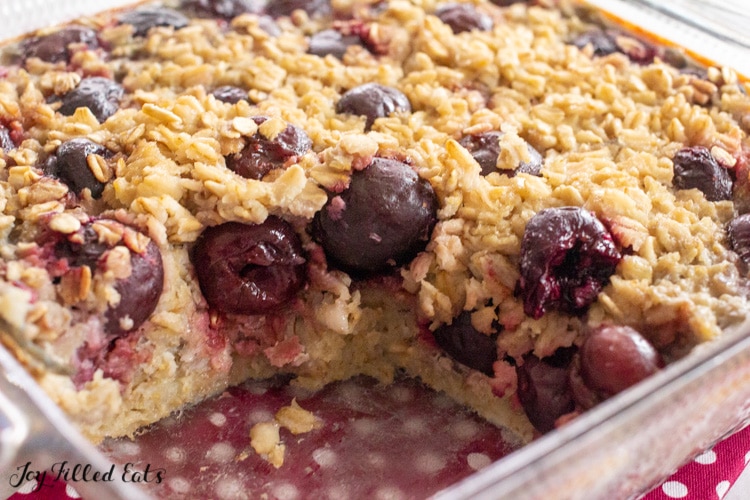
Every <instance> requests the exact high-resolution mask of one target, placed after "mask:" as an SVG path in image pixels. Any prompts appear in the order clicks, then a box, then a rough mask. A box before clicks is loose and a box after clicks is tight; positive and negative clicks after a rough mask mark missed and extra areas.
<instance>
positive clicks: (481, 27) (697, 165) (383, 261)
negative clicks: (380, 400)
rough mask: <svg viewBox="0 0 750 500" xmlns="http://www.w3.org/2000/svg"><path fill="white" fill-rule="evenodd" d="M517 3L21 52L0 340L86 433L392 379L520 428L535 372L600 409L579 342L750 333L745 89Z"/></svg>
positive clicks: (8, 83) (99, 23)
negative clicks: (194, 405)
mask: <svg viewBox="0 0 750 500" xmlns="http://www.w3.org/2000/svg"><path fill="white" fill-rule="evenodd" d="M501 3H503V2H496V3H492V2H487V1H479V0H478V1H473V2H459V3H448V2H435V1H430V0H424V1H419V0H413V1H406V0H395V1H389V2H369V1H355V0H350V1H347V0H337V1H332V2H326V1H316V2H308V3H305V4H303V3H302V2H271V3H269V4H268V5H263V4H264V2H257V5H256V3H253V2H239V1H237V2H228V5H232V6H234V7H233V8H234V9H235V10H233V11H231V12H229V13H227V12H217V11H211V8H210V7H206V5H210V4H211V3H210V2H200V1H185V2H183V4H182V5H175V4H170V5H171V9H170V10H166V8H164V7H162V8H158V9H156V10H153V9H152V10H149V11H143V12H141V14H140V17H139V16H138V15H132V14H130V16H131V17H127V14H125V13H123V12H115V13H105V14H102V15H100V16H96V17H92V18H88V19H84V20H81V21H80V22H79V23H76V28H75V30H78V31H76V32H75V33H74V34H72V35H69V37H68V38H64V37H60V35H59V33H60V32H61V31H60V30H61V29H62V30H71V28H70V27H65V28H60V27H56V28H51V29H50V30H47V31H43V32H40V33H37V34H36V37H35V38H28V39H26V40H24V41H21V42H20V43H19V44H16V45H14V46H12V47H8V48H7V49H6V54H5V65H4V66H3V67H2V78H0V145H1V146H2V149H3V154H2V158H0V210H1V212H2V213H1V214H0V242H1V243H0V319H1V321H0V327H1V328H0V330H2V333H3V335H2V338H3V342H4V344H6V345H8V346H10V347H11V348H12V349H13V350H14V352H16V353H17V354H18V356H19V357H21V358H23V360H24V362H25V363H27V365H28V366H29V367H30V368H31V369H33V370H34V371H35V373H36V374H37V375H38V378H39V380H40V383H41V384H42V385H43V386H44V387H45V388H46V389H47V390H48V392H49V393H50V394H51V395H52V396H53V398H55V400H56V401H57V402H58V403H59V404H60V405H61V406H63V408H64V409H65V410H66V411H68V413H69V414H70V415H71V417H72V418H73V420H74V421H76V422H77V423H79V424H80V425H81V427H82V428H83V429H84V432H86V433H87V434H88V435H89V437H91V439H93V440H99V439H101V438H102V437H104V436H107V435H123V434H132V433H133V432H134V431H135V430H137V429H138V428H139V427H140V426H142V425H146V424H148V423H151V422H153V421H155V420H157V419H159V418H161V417H163V416H166V415H167V414H169V412H171V411H173V410H175V409H177V408H179V407H180V406H182V405H184V404H188V403H191V402H194V401H196V400H199V399H201V398H204V397H206V396H208V395H211V394H214V393H216V392H218V391H220V390H222V389H223V388H224V387H226V386H227V385H228V384H231V383H235V382H238V381H240V380H242V379H243V378H246V377H266V376H270V375H272V374H274V373H278V372H282V373H289V374H293V375H294V376H295V377H296V379H295V381H296V383H300V384H303V385H305V386H310V387H320V386H322V385H324V384H325V383H327V382H330V381H333V380H337V379H342V378H347V377H350V376H353V375H355V374H358V373H365V374H368V375H372V376H375V377H377V378H379V379H380V380H383V381H388V380H390V379H391V378H392V377H393V375H394V372H395V371H396V370H400V369H404V370H406V371H407V372H408V373H410V374H411V375H414V376H419V377H421V378H422V379H423V380H424V381H425V382H427V383H428V384H430V385H432V386H434V387H436V388H438V389H441V390H445V391H446V392H448V393H449V394H450V395H452V396H453V397H455V398H457V399H458V400H459V401H461V402H464V403H466V404H468V405H470V406H471V407H473V408H475V409H476V410H477V411H478V412H479V413H480V414H482V415H483V416H485V417H487V418H489V419H490V420H492V421H493V422H496V423H498V424H499V425H503V426H506V427H507V428H508V429H509V431H510V432H511V433H512V434H513V435H514V436H515V437H516V438H517V439H519V440H528V439H530V437H531V436H532V434H533V428H532V425H531V424H530V423H529V421H528V419H527V417H526V415H525V414H524V411H523V410H522V409H521V406H523V407H525V408H526V411H527V412H528V411H533V410H529V408H530V406H529V405H531V407H533V406H534V404H535V403H534V402H532V403H527V400H524V399H523V395H522V401H521V403H523V404H519V399H518V397H517V396H518V395H517V388H518V381H517V377H518V375H517V374H518V373H519V370H520V371H523V368H522V365H524V363H525V362H526V361H527V360H528V359H529V358H530V357H533V358H534V362H536V361H538V360H539V359H540V358H542V359H544V358H553V357H554V356H555V355H558V356H559V355H560V353H561V352H565V353H569V354H566V356H568V357H570V356H572V358H574V360H573V361H570V359H568V360H566V361H565V363H569V362H570V363H572V364H573V365H576V364H577V363H578V364H580V363H583V366H581V367H579V368H576V369H577V370H582V373H583V374H584V375H583V379H584V385H586V386H587V388H588V389H589V390H591V391H593V392H594V393H595V394H594V396H591V397H593V400H594V403H593V404H595V402H596V401H599V400H601V399H602V398H606V397H609V396H610V395H611V393H612V392H617V391H616V390H614V389H612V390H609V389H606V390H605V389H604V388H603V387H602V386H601V384H599V385H598V386H596V387H593V388H592V384H594V385H596V383H594V382H592V381H591V380H590V379H591V376H590V375H586V373H587V372H586V370H588V369H589V368H590V367H588V365H586V361H585V359H586V358H585V356H583V355H579V354H578V353H577V352H576V351H578V350H579V348H580V346H582V345H583V344H584V341H585V340H586V338H587V337H588V336H590V335H591V333H592V332H597V335H598V334H599V332H601V329H602V328H606V327H611V326H615V327H628V328H630V329H632V330H634V331H635V332H637V333H639V335H640V336H642V338H643V341H644V342H647V343H648V344H649V345H650V346H651V348H652V349H654V350H655V351H658V356H659V357H660V359H661V360H663V361H666V362H669V361H671V360H673V359H676V358H679V357H682V356H684V355H685V354H686V353H687V352H688V351H689V350H690V348H691V347H693V346H694V345H696V344H697V343H700V342H704V341H708V340H711V339H713V338H715V337H716V336H718V335H720V334H721V332H722V331H723V330H725V329H727V328H730V327H733V326H736V325H739V324H740V323H742V322H743V321H744V320H745V319H746V315H747V311H748V302H747V297H746V289H747V262H745V261H744V260H743V257H744V258H745V259H747V258H748V255H750V220H745V219H743V218H742V217H741V215H742V214H743V213H744V212H745V211H747V210H748V208H750V204H748V202H747V196H748V188H747V186H748V154H747V152H746V148H747V147H748V146H749V145H750V143H748V138H747V132H748V128H749V127H750V121H749V120H748V118H747V117H748V113H749V112H750V98H748V95H747V91H748V90H749V89H748V86H747V85H746V84H745V83H744V82H741V81H740V80H739V79H738V77H737V75H736V74H735V73H734V72H733V71H731V70H730V69H720V68H708V69H702V68H697V67H694V66H692V65H691V63H690V62H689V61H688V60H687V58H685V57H684V56H682V55H681V54H680V52H679V50H678V49H674V48H671V49H664V48H662V47H657V46H653V45H651V44H649V43H648V41H642V40H638V39H636V38H633V37H630V36H628V35H626V34H624V33H619V32H618V33H615V32H613V31H606V30H601V29H594V28H597V26H598V25H597V24H596V22H595V21H596V16H595V15H592V14H591V13H589V12H586V11H584V10H581V9H580V8H577V7H576V6H575V5H574V4H569V3H568V2H565V1H561V2H542V1H539V2H529V3H525V2H518V3H512V4H511V5H508V6H501V5H498V4H501ZM506 3H507V2H506ZM149 5H151V6H152V4H149ZM294 7H299V8H296V9H294ZM285 9H286V10H285ZM305 9H307V10H305ZM55 33H58V35H55ZM69 33H72V31H69ZM48 36H58V37H59V38H58V39H55V38H45V37H48ZM50 40H52V41H50ZM45 43H46V45H45ZM61 47H62V48H61ZM372 84H378V86H375V87H374V86H373V85H372ZM363 85H368V87H365V88H364V90H362V87H361V86H363ZM81 89H84V90H83V91H82V90H81ZM85 89H88V90H85ZM352 89H355V90H356V89H360V90H362V92H364V94H362V95H360V96H356V95H354V96H353V94H351V93H350V91H352ZM383 89H385V90H383ZM92 95H93V97H92ZM392 176H396V178H397V180H396V181H394V184H393V185H391V184H388V183H389V182H391V181H390V180H388V179H391V178H392ZM384 186H385V187H384ZM389 186H390V187H389ZM393 186H395V187H393ZM403 193H407V195H408V196H406V195H405V196H400V195H401V194H403ZM405 198H408V199H405ZM352 214H354V215H352ZM371 214H375V215H374V216H373V217H370V215H371ZM404 214H405V215H404ZM540 214H542V215H540ZM402 215H403V216H402ZM360 221H362V222H360ZM351 227H353V228H354V229H351V230H350V229H349V228H351ZM357 227H360V229H357ZM209 228H210V229H209ZM258 228H261V229H258ZM361 228H364V229H361ZM530 228H531V229H530ZM350 231H352V232H350ZM269 234H273V236H268V235H269ZM257 239H260V240H261V241H262V242H263V245H266V244H267V245H268V246H267V247H266V246H263V245H260V247H262V248H264V249H267V248H272V249H273V250H272V251H271V253H273V252H277V253H275V254H273V256H271V257H269V255H270V254H268V253H264V254H263V255H264V257H262V258H261V257H258V256H257V252H256V253H255V254H253V256H248V255H249V254H244V255H243V256H242V257H243V258H246V259H247V262H248V263H247V264H242V265H237V263H236V258H235V257H236V256H235V255H234V254H232V255H230V254H231V252H230V254H226V253H223V252H224V250H225V249H226V248H235V247H240V246H242V245H245V244H246V243H247V241H250V240H252V241H256V240H257ZM290 242H291V243H290ZM383 242H385V243H383ZM394 242H395V243H394ZM251 246H252V245H251ZM401 247H403V248H401ZM253 248H257V247H255V246H253ZM395 249H399V250H398V251H397V250H395ZM402 250H403V251H402ZM247 251H248V252H252V251H254V250H252V251H251V250H247ZM263 252H267V250H263V251H262V252H261V253H263ZM277 254H279V255H281V257H279V256H278V255H277ZM253 259H255V260H253ZM258 259H260V260H258ZM264 259H265V260H264ZM269 262H271V264H269ZM226 263H229V264H227V265H225V264H226ZM227 266H228V267H227ZM232 266H234V267H232ZM238 266H239V267H238ZM258 266H259V267H261V268H264V266H267V267H270V268H273V269H274V272H276V273H281V274H275V275H274V276H275V278H271V285H268V287H269V288H267V289H263V285H262V284H261V285H260V288H261V292H259V294H257V295H256V296H253V297H252V298H247V296H245V295H242V294H241V293H240V292H238V291H237V290H238V289H240V288H243V289H244V287H247V286H250V285H248V280H249V282H250V283H251V284H252V283H256V284H257V283H267V282H268V281H263V280H267V279H268V278H267V277H264V278H260V277H257V275H256V274H253V273H255V271H254V269H256V268H257V267H258ZM250 268H252V269H250ZM222 273H225V274H222ZM248 276H256V277H255V278H252V277H251V278H248ZM264 276H265V275H264ZM237 280H239V281H237ZM274 280H275V281H274ZM280 282H283V283H284V286H283V287H282V286H281V285H280V284H279V283H280ZM236 283H240V285H237V284H236ZM242 293H244V292H242ZM450 325H453V327H452V328H451V326H450ZM456 325H462V326H460V328H459V327H457V326H456ZM628 331H630V330H628ZM433 332H437V334H436V335H433ZM618 332H619V330H618ZM570 353H572V354H570ZM563 357H564V356H563ZM566 366H567V365H566ZM576 366H578V365H576ZM566 373H567V372H566ZM561 377H562V379H564V380H567V377H568V375H565V374H563V375H561ZM593 378H596V377H593ZM532 384H533V380H532ZM562 385H563V386H566V387H567V382H565V381H563V382H562ZM605 385H606V384H605ZM522 390H523V388H522ZM564 390H568V389H564ZM608 391H609V392H608ZM587 394H588V393H587ZM587 398H588V396H586V397H582V396H580V392H579V393H577V394H576V395H575V396H570V397H569V398H568V399H569V400H570V404H569V405H568V406H566V407H565V408H563V409H562V410H560V411H559V413H560V415H557V416H561V415H566V414H576V413H577V412H579V411H582V410H584V409H586V407H588V406H589V404H588V403H582V400H584V399H585V400H586V401H589V400H588V399H587ZM531 418H532V420H534V418H533V416H532V417H531ZM534 425H537V428H539V425H538V424H537V423H535V424H534ZM542 427H544V425H542Z"/></svg>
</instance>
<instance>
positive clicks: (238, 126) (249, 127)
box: [232, 116, 278, 137]
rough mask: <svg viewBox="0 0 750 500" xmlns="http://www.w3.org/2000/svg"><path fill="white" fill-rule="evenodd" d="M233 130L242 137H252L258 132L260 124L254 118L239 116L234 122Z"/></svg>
mask: <svg viewBox="0 0 750 500" xmlns="http://www.w3.org/2000/svg"><path fill="white" fill-rule="evenodd" d="M232 128H234V130H236V131H237V132H239V133H240V134H242V135H245V136H248V137H251V136H253V135H255V133H256V132H257V131H258V124H257V123H255V120H253V119H252V118H246V117H244V116H238V117H236V118H234V119H233V120H232ZM277 133H278V132H277Z"/></svg>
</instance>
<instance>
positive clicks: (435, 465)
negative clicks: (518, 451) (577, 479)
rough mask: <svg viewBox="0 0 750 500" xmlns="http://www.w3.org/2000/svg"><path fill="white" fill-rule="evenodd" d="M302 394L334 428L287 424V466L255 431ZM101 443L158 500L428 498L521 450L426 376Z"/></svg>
mask: <svg viewBox="0 0 750 500" xmlns="http://www.w3.org/2000/svg"><path fill="white" fill-rule="evenodd" d="M292 400H296V401H297V403H298V404H299V405H300V406H301V407H302V408H304V409H305V410H309V411H310V412H312V413H313V414H314V415H315V416H316V417H318V418H319V419H321V420H322V422H323V423H324V425H323V426H322V427H319V428H316V429H313V430H310V431H309V432H304V433H301V434H297V435H293V434H291V433H290V432H289V431H288V430H287V429H285V428H282V429H281V432H280V436H279V437H280V439H281V442H283V444H284V446H285V447H286V450H285V453H284V464H283V466H281V467H280V468H278V469H277V468H275V467H274V466H273V465H271V464H270V463H268V462H267V461H266V460H264V459H263V458H261V457H260V456H259V455H258V454H257V453H256V452H255V451H254V450H253V448H252V447H251V443H250V437H249V432H250V428H252V427H253V426H254V425H255V424H258V423H261V422H269V421H273V420H274V415H276V413H277V411H278V410H279V409H280V408H282V407H285V406H289V405H290V403H291V402H292ZM102 449H103V451H104V452H105V453H106V454H107V455H108V456H109V457H110V458H111V459H112V460H113V461H114V462H115V464H116V466H117V467H118V473H119V472H122V471H123V470H124V468H125V467H126V466H127V465H126V464H131V468H132V469H133V470H137V471H141V472H143V471H145V470H146V469H147V468H148V470H149V471H150V475H151V482H149V483H148V484H146V487H147V489H148V491H150V493H152V494H153V495H154V496H155V497H157V498H212V499H217V500H224V499H242V498H268V499H278V500H303V499H317V498H329V499H350V498H372V499H389V500H400V499H421V498H427V497H429V496H431V495H432V494H434V493H436V492H437V491H439V490H440V489H442V488H444V487H447V486H449V485H451V484H453V483H455V482H456V481H458V480H460V479H462V478H465V477H467V476H469V475H470V474H472V473H473V472H474V471H476V470H479V469H481V468H482V467H484V466H486V465H488V464H490V463H491V462H492V461H494V460H497V459H499V458H500V457H502V456H504V455H505V454H507V453H509V452H510V451H511V450H510V449H509V447H508V446H507V445H506V444H505V443H504V442H503V441H502V438H501V436H500V433H499V431H498V430H497V429H496V428H495V427H494V426H492V425H489V424H487V423H486V422H484V421H482V420H481V419H479V418H477V417H475V416H474V415H473V414H472V413H470V412H468V411H467V410H465V409H463V408H462V407H460V406H457V405H456V404H455V403H453V402H452V401H451V400H449V399H448V398H447V397H445V396H442V395H440V394H438V393H435V392H433V391H431V390H428V389H426V388H424V387H423V386H422V385H421V384H419V383H418V382H416V381H412V380H402V381H399V382H397V383H396V384H395V385H393V386H390V387H388V389H387V390H385V389H384V388H383V387H382V386H379V385H378V384H376V383H375V382H373V381H372V380H370V379H366V378H359V379H355V380H352V381H347V382H342V383H337V384H332V385H330V386H328V387H327V388H326V389H325V390H323V391H321V392H318V393H316V394H307V393H304V392H301V391H300V390H298V389H294V388H291V387H289V386H287V385H285V384H279V383H276V384H274V383H271V382H253V383H248V384H245V385H243V386H241V387H237V388H232V389H230V390H228V391H226V392H225V393H224V394H222V395H221V396H219V397H217V398H214V399H212V400H209V401H206V402H205V403H203V404H201V405H198V406H196V407H194V408H192V409H190V410H187V411H185V412H184V413H182V414H181V415H179V416H176V417H173V418H170V419H167V420H165V421H163V422H161V423H159V424H158V425H156V426H154V427H153V429H152V430H151V431H150V432H148V433H144V434H142V435H140V436H138V437H137V438H136V439H135V440H134V441H130V440H111V441H108V442H106V443H105V444H104V445H103V447H102ZM749 458H750V427H749V428H746V429H744V430H742V431H740V432H738V433H737V434H735V435H733V436H732V437H730V438H729V439H727V440H725V441H723V442H721V443H719V444H718V445H716V446H715V447H714V448H713V449H712V450H708V451H706V452H704V453H703V454H701V455H700V456H698V457H696V458H695V460H693V461H691V462H690V463H688V464H686V465H685V466H684V467H683V468H682V469H681V470H680V471H678V472H677V473H676V474H675V475H673V476H672V477H670V478H669V479H668V480H667V481H665V482H664V483H663V484H662V485H661V486H659V487H657V488H655V489H654V490H653V491H652V492H651V493H649V494H648V495H646V496H645V499H646V500H663V499H673V498H685V499H691V500H704V499H711V498H713V499H717V498H718V499H720V498H722V497H723V496H724V495H725V494H726V492H727V491H728V490H729V488H730V486H731V485H732V484H733V483H734V481H735V480H736V479H737V477H738V476H739V474H740V473H741V472H742V470H743V468H744V467H745V464H746V462H747V460H748V459H749ZM157 474H161V475H162V480H161V481H159V482H158V483H157V482H156V481H155V480H154V479H155V478H156V475H157ZM37 486H38V485H36V484H33V483H27V484H25V485H23V486H22V487H21V488H20V489H19V490H18V493H17V494H15V495H13V496H12V497H11V499H12V500H39V499H55V500H57V499H61V500H65V499H66V498H80V497H79V495H78V494H77V493H76V491H75V489H73V488H72V487H71V486H70V485H65V484H63V483H52V482H50V484H48V485H47V486H48V487H45V488H37ZM33 490H36V491H35V492H34V493H29V492H31V491H33Z"/></svg>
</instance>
